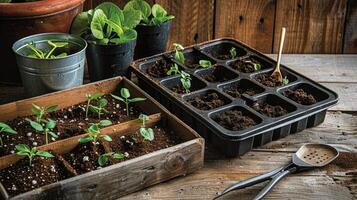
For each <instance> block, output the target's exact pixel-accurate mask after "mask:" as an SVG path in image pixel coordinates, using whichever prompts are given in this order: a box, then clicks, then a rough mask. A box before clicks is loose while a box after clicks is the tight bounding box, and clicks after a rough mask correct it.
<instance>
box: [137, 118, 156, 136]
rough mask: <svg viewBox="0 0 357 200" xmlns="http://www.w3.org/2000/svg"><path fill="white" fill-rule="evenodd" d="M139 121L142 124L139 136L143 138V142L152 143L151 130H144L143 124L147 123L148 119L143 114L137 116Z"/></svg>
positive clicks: (152, 133)
mask: <svg viewBox="0 0 357 200" xmlns="http://www.w3.org/2000/svg"><path fill="white" fill-rule="evenodd" d="M139 119H140V121H141V122H142V123H143V124H142V125H141V128H140V129H139V131H140V134H141V135H142V136H143V137H144V140H148V141H153V140H154V131H153V130H152V128H146V127H145V122H146V121H148V120H149V119H150V118H149V116H147V115H145V114H140V116H139Z"/></svg>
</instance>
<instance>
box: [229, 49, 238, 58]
mask: <svg viewBox="0 0 357 200" xmlns="http://www.w3.org/2000/svg"><path fill="white" fill-rule="evenodd" d="M229 53H230V54H231V57H232V59H234V58H236V57H237V49H236V48H234V47H232V48H231V49H230V50H229Z"/></svg>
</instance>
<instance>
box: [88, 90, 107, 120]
mask: <svg viewBox="0 0 357 200" xmlns="http://www.w3.org/2000/svg"><path fill="white" fill-rule="evenodd" d="M103 95H104V94H102V93H94V94H86V99H87V107H86V118H88V110H89V106H90V103H91V101H92V100H97V99H99V98H101V97H102V96H103Z"/></svg>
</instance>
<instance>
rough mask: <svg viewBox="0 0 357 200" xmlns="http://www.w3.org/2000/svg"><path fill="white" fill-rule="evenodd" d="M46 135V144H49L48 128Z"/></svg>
mask: <svg viewBox="0 0 357 200" xmlns="http://www.w3.org/2000/svg"><path fill="white" fill-rule="evenodd" d="M45 137H46V144H48V133H47V130H45Z"/></svg>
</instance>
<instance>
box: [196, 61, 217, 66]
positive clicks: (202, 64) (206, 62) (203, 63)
mask: <svg viewBox="0 0 357 200" xmlns="http://www.w3.org/2000/svg"><path fill="white" fill-rule="evenodd" d="M198 64H199V65H200V66H201V67H203V68H210V67H212V66H213V65H212V63H211V61H209V60H200V61H199V62H198Z"/></svg>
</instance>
